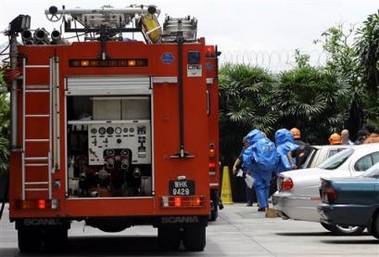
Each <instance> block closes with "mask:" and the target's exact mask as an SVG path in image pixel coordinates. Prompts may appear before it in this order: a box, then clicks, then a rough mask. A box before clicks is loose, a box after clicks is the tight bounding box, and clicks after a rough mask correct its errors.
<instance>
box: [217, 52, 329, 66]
mask: <svg viewBox="0 0 379 257" xmlns="http://www.w3.org/2000/svg"><path fill="white" fill-rule="evenodd" d="M302 54H307V55H309V62H308V63H309V64H310V65H311V66H323V65H325V63H326V61H327V59H328V55H327V53H326V52H323V51H319V50H313V51H311V52H309V53H307V52H302ZM219 63H220V64H221V65H223V64H227V63H231V64H243V65H250V66H257V67H261V68H265V69H268V70H271V71H283V70H289V69H292V68H295V67H296V66H297V64H296V59H295V51H286V50H282V51H254V50H226V51H222V54H221V55H220V57H219Z"/></svg>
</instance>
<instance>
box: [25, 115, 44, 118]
mask: <svg viewBox="0 0 379 257" xmlns="http://www.w3.org/2000/svg"><path fill="white" fill-rule="evenodd" d="M49 117H50V114H25V118H49Z"/></svg>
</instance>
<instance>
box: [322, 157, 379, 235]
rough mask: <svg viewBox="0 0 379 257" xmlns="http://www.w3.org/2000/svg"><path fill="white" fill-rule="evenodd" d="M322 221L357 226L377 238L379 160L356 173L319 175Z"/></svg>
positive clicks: (378, 226)
mask: <svg viewBox="0 0 379 257" xmlns="http://www.w3.org/2000/svg"><path fill="white" fill-rule="evenodd" d="M320 197H321V202H320V204H319V205H318V208H317V210H318V213H319V214H320V216H321V222H323V223H326V224H329V225H335V224H339V225H343V226H360V227H361V229H362V230H364V228H367V229H368V231H369V233H370V234H371V235H373V236H374V237H375V238H378V239H379V163H377V164H375V165H374V166H372V167H371V168H370V169H368V170H367V171H366V172H365V173H364V174H362V175H361V176H359V177H348V178H321V181H320Z"/></svg>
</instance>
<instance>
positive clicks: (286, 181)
mask: <svg viewBox="0 0 379 257" xmlns="http://www.w3.org/2000/svg"><path fill="white" fill-rule="evenodd" d="M279 188H280V190H281V191H286V190H291V189H292V188H293V181H292V179H291V178H289V177H284V178H282V179H281V185H280V187H279Z"/></svg>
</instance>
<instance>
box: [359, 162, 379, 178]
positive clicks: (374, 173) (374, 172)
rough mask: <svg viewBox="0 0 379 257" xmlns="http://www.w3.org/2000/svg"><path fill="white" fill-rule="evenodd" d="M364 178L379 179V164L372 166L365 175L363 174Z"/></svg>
mask: <svg viewBox="0 0 379 257" xmlns="http://www.w3.org/2000/svg"><path fill="white" fill-rule="evenodd" d="M362 176H363V177H367V178H378V177H379V162H377V163H376V164H374V165H373V166H371V167H370V168H369V169H368V170H366V171H365V173H363V174H362Z"/></svg>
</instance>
